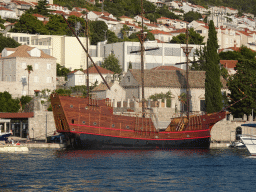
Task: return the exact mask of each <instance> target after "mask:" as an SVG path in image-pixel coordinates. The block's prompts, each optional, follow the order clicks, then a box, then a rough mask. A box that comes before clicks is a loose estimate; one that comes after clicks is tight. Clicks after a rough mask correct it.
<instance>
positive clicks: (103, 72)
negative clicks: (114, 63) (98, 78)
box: [83, 66, 114, 74]
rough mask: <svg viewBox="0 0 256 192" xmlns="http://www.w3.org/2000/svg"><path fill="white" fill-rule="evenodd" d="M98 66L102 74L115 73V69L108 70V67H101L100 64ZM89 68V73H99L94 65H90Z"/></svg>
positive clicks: (85, 71)
mask: <svg viewBox="0 0 256 192" xmlns="http://www.w3.org/2000/svg"><path fill="white" fill-rule="evenodd" d="M97 67H98V69H99V71H100V73H101V74H114V72H113V71H110V70H107V69H105V68H103V67H100V66H97ZM88 70H89V74H91V73H97V74H98V71H97V70H96V68H95V67H94V66H93V67H90V68H89V69H88ZM83 72H84V73H85V74H86V73H87V69H86V70H84V71H83Z"/></svg>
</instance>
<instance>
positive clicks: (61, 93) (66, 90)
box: [55, 89, 72, 96]
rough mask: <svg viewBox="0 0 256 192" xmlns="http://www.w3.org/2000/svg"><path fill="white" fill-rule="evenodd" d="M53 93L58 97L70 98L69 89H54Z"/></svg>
mask: <svg viewBox="0 0 256 192" xmlns="http://www.w3.org/2000/svg"><path fill="white" fill-rule="evenodd" d="M55 93H58V94H59V95H64V96H65V95H68V96H70V94H71V93H72V91H71V90H70V89H56V90H55Z"/></svg>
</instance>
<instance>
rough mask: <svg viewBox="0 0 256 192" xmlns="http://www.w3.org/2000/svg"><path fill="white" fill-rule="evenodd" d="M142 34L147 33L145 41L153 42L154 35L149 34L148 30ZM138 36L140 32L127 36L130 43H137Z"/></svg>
mask: <svg viewBox="0 0 256 192" xmlns="http://www.w3.org/2000/svg"><path fill="white" fill-rule="evenodd" d="M144 32H147V36H146V38H145V41H153V40H155V37H154V35H153V34H152V33H151V32H149V31H148V30H145V31H144ZM138 34H140V31H139V32H137V33H132V34H131V35H130V36H129V39H130V40H131V41H136V42H138V41H139V37H138Z"/></svg>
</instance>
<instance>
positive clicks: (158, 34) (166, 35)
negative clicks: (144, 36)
mask: <svg viewBox="0 0 256 192" xmlns="http://www.w3.org/2000/svg"><path fill="white" fill-rule="evenodd" d="M150 33H152V34H153V35H154V37H155V39H159V40H161V41H163V42H170V41H171V40H172V37H173V35H172V34H171V33H170V32H165V31H160V30H152V31H150Z"/></svg>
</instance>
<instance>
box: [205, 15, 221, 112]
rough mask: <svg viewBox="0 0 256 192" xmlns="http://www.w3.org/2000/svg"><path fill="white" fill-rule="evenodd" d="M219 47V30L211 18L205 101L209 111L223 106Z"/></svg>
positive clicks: (217, 109) (216, 110) (218, 109)
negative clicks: (217, 30)
mask: <svg viewBox="0 0 256 192" xmlns="http://www.w3.org/2000/svg"><path fill="white" fill-rule="evenodd" d="M217 49H218V41H217V32H216V30H215V27H214V23H213V21H212V20H211V21H210V24H209V32H208V40H207V49H206V50H207V51H206V66H205V67H206V68H205V69H206V73H205V102H206V112H207V113H213V112H218V111H220V110H221V109H222V107H223V104H222V94H221V87H222V84H221V82H220V66H219V61H220V59H219V55H218V53H217Z"/></svg>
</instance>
